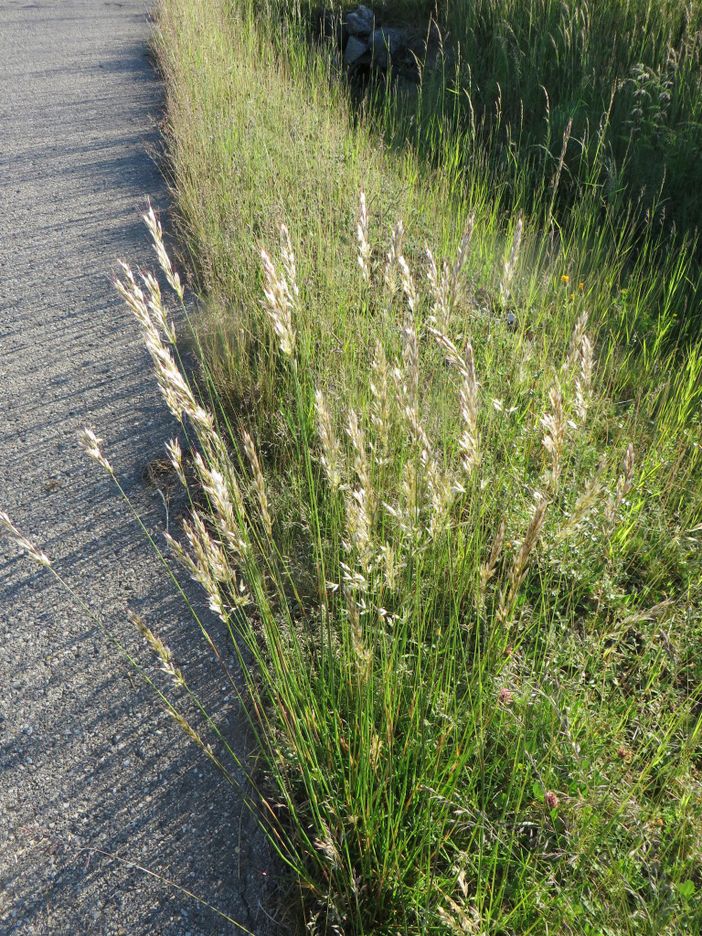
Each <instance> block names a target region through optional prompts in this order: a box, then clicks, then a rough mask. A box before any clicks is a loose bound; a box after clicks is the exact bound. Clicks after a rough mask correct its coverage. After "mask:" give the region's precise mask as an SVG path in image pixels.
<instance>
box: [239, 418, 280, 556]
mask: <svg viewBox="0 0 702 936" xmlns="http://www.w3.org/2000/svg"><path fill="white" fill-rule="evenodd" d="M241 437H242V440H243V443H244V451H245V452H246V457H247V458H248V460H249V464H250V466H251V472H252V474H253V479H254V487H255V489H256V497H257V499H258V506H259V510H260V513H261V520H262V522H263V527H264V529H265V531H266V535H267V536H268V538H269V540H272V539H273V520H272V518H271V512H270V505H269V502H268V493H267V490H266V479H265V478H264V476H263V469H262V468H261V461H260V459H259V457H258V452H257V451H256V446H255V445H254V440H253V439H252V438H251V436H250V435H249V433H248V432H247V431H246V430H245V429H244V430H243V431H242V433H241Z"/></svg>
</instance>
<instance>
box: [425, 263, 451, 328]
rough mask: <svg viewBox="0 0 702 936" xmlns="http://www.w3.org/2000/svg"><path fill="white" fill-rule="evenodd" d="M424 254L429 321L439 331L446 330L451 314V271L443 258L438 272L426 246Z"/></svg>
mask: <svg viewBox="0 0 702 936" xmlns="http://www.w3.org/2000/svg"><path fill="white" fill-rule="evenodd" d="M426 255H427V260H428V261H429V269H428V271H427V279H428V280H429V290H430V293H431V299H432V307H431V313H430V315H429V321H430V322H433V323H434V324H435V325H436V326H437V328H438V329H439V330H440V331H442V332H447V331H448V330H449V324H450V323H449V319H450V316H451V299H450V282H451V272H450V270H449V265H448V263H446V261H445V260H444V262H443V265H442V270H441V273H439V270H438V267H437V265H436V260H435V259H434V254H433V253H432V252H431V250H430V249H429V248H428V247H427V248H426Z"/></svg>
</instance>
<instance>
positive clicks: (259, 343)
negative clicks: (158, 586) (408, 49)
mask: <svg viewBox="0 0 702 936" xmlns="http://www.w3.org/2000/svg"><path fill="white" fill-rule="evenodd" d="M401 6H402V5H401V4H397V5H396V9H397V8H399V7H401ZM406 6H412V10H411V14H412V15H417V16H422V15H425V16H426V15H427V13H428V12H429V11H428V10H426V9H425V8H424V7H423V6H422V5H410V4H407V5H406ZM400 12H402V11H400ZM404 15H407V14H406V13H405V14H404ZM438 20H439V24H440V26H441V28H442V29H445V30H446V33H447V36H452V37H453V39H452V41H453V43H454V45H453V50H454V51H453V53H452V60H451V61H452V68H451V71H450V73H449V71H448V70H444V71H443V72H442V71H440V70H439V71H436V70H434V71H431V73H429V72H427V76H426V84H425V85H422V86H421V88H420V89H419V91H418V92H417V91H415V92H414V93H413V94H409V93H404V92H403V93H402V94H400V93H397V94H395V93H394V92H393V91H392V89H391V88H390V89H386V91H385V92H383V95H382V96H381V95H380V91H379V89H378V88H377V87H376V88H373V87H371V88H369V89H368V96H366V97H365V99H364V100H361V101H360V102H359V101H358V94H357V92H354V94H352V92H351V91H349V89H348V88H347V86H346V85H345V83H344V81H343V76H342V75H341V74H340V72H339V67H338V64H337V63H336V61H335V56H334V54H333V52H329V51H328V50H324V49H320V48H318V47H317V46H316V45H315V44H314V43H310V42H309V41H308V33H309V30H308V29H307V22H308V18H307V14H306V12H305V11H304V9H299V8H298V9H297V11H296V10H293V9H288V8H287V6H286V5H284V4H276V5H269V4H262V3H258V2H253V3H246V2H245V0H241V2H237V0H208V2H206V3H203V2H200V0H162V2H161V4H160V7H159V15H158V24H157V32H156V38H155V48H156V53H157V56H158V60H159V63H160V67H161V69H162V72H163V75H164V78H165V82H166V94H167V112H166V120H165V128H164V130H165V141H166V150H167V157H168V172H169V173H170V180H171V184H172V189H173V196H174V201H175V206H176V216H175V223H176V226H177V230H178V234H179V236H180V244H181V248H182V254H181V259H182V261H183V266H184V268H187V269H189V270H191V271H192V278H191V279H192V282H191V284H190V285H191V286H192V288H193V289H194V291H195V292H196V293H197V295H198V297H199V308H198V311H197V312H196V313H194V315H193V319H192V323H193V326H194V330H195V332H194V333H195V337H194V340H193V347H194V348H195V350H196V351H197V354H198V359H199V365H200V366H199V370H198V372H197V373H196V374H195V376H194V384H195V389H194V390H191V389H190V386H189V385H188V383H187V382H186V381H185V380H184V379H183V378H182V377H181V375H180V372H179V370H178V365H177V361H178V355H177V347H178V346H177V344H176V342H175V335H174V334H173V332H172V329H171V326H170V325H169V324H168V321H169V319H168V312H167V311H166V310H165V308H164V300H162V299H161V297H160V292H159V291H158V288H157V286H156V284H155V281H153V280H148V279H147V280H146V281H145V282H144V283H143V284H140V283H139V281H137V280H135V279H130V276H131V274H129V273H127V274H125V276H126V278H125V279H124V281H123V284H122V287H121V289H122V291H123V294H124V295H125V298H126V299H127V301H128V302H129V304H130V305H131V307H132V308H133V310H134V311H135V312H136V314H137V316H138V318H139V319H140V322H141V324H142V327H143V329H144V334H145V338H146V341H147V345H148V347H149V350H150V351H151V353H152V356H153V359H154V363H155V367H156V372H157V376H158V379H159V382H160V385H161V387H162V389H163V391H164V395H165V397H166V400H167V402H168V403H169V406H170V407H171V409H172V410H173V412H174V413H175V415H176V416H177V417H178V418H179V419H180V420H181V422H182V423H183V427H184V436H183V444H182V446H177V445H173V446H172V447H171V458H172V462H173V465H174V469H175V470H176V472H177V473H178V475H179V477H180V478H181V480H182V482H183V483H184V484H185V486H186V488H188V490H189V491H190V494H191V497H192V503H193V512H192V516H191V517H190V519H189V521H188V522H187V524H186V529H185V534H186V536H185V540H183V541H182V542H180V541H179V540H172V541H171V547H172V548H173V549H174V550H175V551H176V553H177V554H178V555H179V556H180V558H181V560H182V561H183V563H184V564H185V565H186V566H187V567H188V568H189V569H190V572H191V573H192V574H193V575H194V577H195V578H196V579H197V580H198V581H199V582H200V583H201V584H202V585H203V587H204V588H205V589H206V591H207V592H208V594H209V598H210V604H211V607H212V608H213V609H214V610H215V611H216V612H217V613H218V614H219V615H220V616H221V618H222V619H223V620H224V621H225V623H226V624H227V626H228V627H229V629H230V632H231V635H232V639H233V640H234V642H235V645H236V646H238V647H239V648H240V650H241V655H242V662H243V664H244V671H245V673H246V680H247V691H248V693H249V696H250V700H251V710H252V712H253V713H254V715H255V723H256V725H257V727H258V737H259V741H260V745H261V749H262V751H263V753H264V754H265V764H266V767H265V777H264V778H263V779H262V781H261V783H262V795H263V799H264V804H265V807H264V809H265V813H266V816H267V826H268V828H269V832H270V834H271V835H272V837H273V838H274V840H275V841H276V843H277V845H278V848H279V851H280V853H281V855H282V857H283V858H284V860H285V861H286V862H287V864H288V866H289V868H290V869H291V872H292V873H293V874H294V879H295V880H296V881H297V882H298V883H299V889H298V891H299V895H300V901H299V913H297V912H296V913H293V914H292V916H291V918H290V920H289V923H288V926H289V928H290V929H293V928H294V926H295V925H296V922H297V921H298V918H299V922H300V925H301V926H305V925H306V927H307V931H308V932H313V933H314V932H317V933H333V932H339V933H347V934H361V933H363V934H371V933H376V934H395V933H403V934H404V933H417V934H419V933H436V934H440V933H476V934H478V933H480V934H515V936H516V934H519V936H523V934H527V933H534V934H542V933H554V934H556V933H558V934H564V933H573V934H588V936H596V934H597V936H599V934H607V936H610V934H612V936H613V934H647V933H649V934H663V933H665V934H670V936H672V934H680V933H690V934H692V933H697V932H699V931H700V927H702V911H701V910H700V906H701V905H702V901H701V899H700V898H701V895H702V871H701V868H702V776H701V771H702V752H701V750H700V740H701V731H702V722H701V720H700V719H701V716H702V704H701V703H702V699H701V693H702V654H701V652H700V651H701V649H702V646H701V638H702V614H701V610H702V602H701V599H702V594H701V589H702V575H701V572H702V564H701V562H700V547H701V546H702V473H701V456H700V443H701V441H702V432H701V426H700V419H701V409H700V407H701V405H702V379H701V378H702V374H701V372H702V353H701V350H700V344H699V342H698V339H697V338H696V327H695V322H696V320H698V319H699V308H698V304H697V303H698V296H699V275H698V272H697V270H698V267H697V260H696V253H697V246H696V242H695V234H694V225H695V223H696V222H698V221H699V219H700V210H699V197H700V195H699V192H700V186H699V185H697V184H695V183H694V180H695V179H698V178H699V173H700V168H699V160H698V159H697V155H696V153H697V143H696V142H695V141H697V140H698V137H699V117H700V114H699V109H700V106H702V105H701V104H700V101H701V100H702V95H700V84H701V82H702V78H701V77H700V70H699V54H700V33H699V30H700V25H701V24H700V8H699V5H698V4H696V3H690V4H687V5H686V4H680V3H670V4H667V3H657V4H655V5H653V4H650V3H649V4H647V3H646V2H644V0H642V2H636V3H635V2H624V0H617V2H615V0H607V2H604V3H598V4H592V5H588V4H586V3H585V2H572V3H570V4H556V3H551V2H547V0H540V2H536V0H510V2H507V0H475V2H474V3H470V4H465V5H463V4H461V5H459V4H456V5H453V6H449V8H448V11H447V12H446V13H443V12H441V11H440V13H439V15H438ZM608 37H609V38H608ZM459 45H460V55H459ZM544 89H545V90H544ZM613 89H616V95H615V97H614V98H613V97H612V92H613ZM354 100H355V104H354ZM454 101H455V105H454V104H453V103H452V102H454ZM496 101H498V102H499V106H498V107H497V109H496V103H495V102H496ZM544 107H546V111H544ZM466 115H470V116H469V117H467V116H466ZM571 121H572V122H571ZM627 128H628V129H627ZM664 215H665V217H664ZM671 220H672V221H674V222H675V225H674V227H675V228H677V230H673V229H672V228H671ZM151 226H152V228H153V231H154V233H155V236H156V243H157V247H158V248H159V259H160V261H161V265H162V267H163V269H164V271H165V272H166V275H167V277H168V279H169V281H170V282H171V284H172V285H173V286H175V290H176V293H178V294H180V293H181V292H182V287H181V285H180V281H179V280H177V279H176V278H175V274H174V273H173V271H172V269H171V267H170V261H169V260H168V259H167V256H166V254H165V251H164V248H163V246H162V242H161V240H160V235H159V232H158V228H157V225H156V222H155V221H154V220H153V219H152V221H151ZM142 290H144V291H142ZM186 439H187V440H188V444H189V445H190V446H192V448H188V447H186V442H185V440H186ZM99 451H100V450H99V448H96V452H97V453H98V455H99ZM193 452H196V453H197V454H195V455H193V454H192V453H193ZM145 633H146V634H147V637H148V639H149V640H150V641H151V643H152V646H153V647H154V649H155V650H156V652H157V653H158V654H159V655H160V656H161V658H162V662H165V664H166V665H165V666H164V668H166V670H167V672H168V666H171V670H173V664H172V662H169V661H168V657H167V650H166V649H165V648H163V646H162V645H160V644H159V642H158V638H157V637H156V636H155V635H153V634H151V632H150V631H148V630H146V631H145ZM177 673H178V676H177V679H183V678H185V677H183V676H182V674H180V671H179V670H178V671H177ZM196 740H198V741H199V743H202V744H204V743H205V742H204V741H201V740H200V736H199V735H197V736H196Z"/></svg>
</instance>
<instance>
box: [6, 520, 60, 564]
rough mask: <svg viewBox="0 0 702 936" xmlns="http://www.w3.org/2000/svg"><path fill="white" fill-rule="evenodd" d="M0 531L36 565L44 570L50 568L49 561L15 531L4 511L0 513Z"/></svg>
mask: <svg viewBox="0 0 702 936" xmlns="http://www.w3.org/2000/svg"><path fill="white" fill-rule="evenodd" d="M0 529H3V530H4V531H5V532H6V533H7V534H8V536H9V537H10V539H11V540H12V541H13V542H14V543H15V544H16V545H17V546H19V548H20V549H21V550H22V552H24V553H26V555H27V556H28V557H29V558H30V559H31V560H32V561H33V562H36V563H38V564H39V565H40V566H44V568H45V569H50V568H51V560H50V559H49V557H48V556H47V555H46V553H44V552H42V551H41V550H40V549H39V548H38V547H37V546H35V545H34V543H33V542H32V541H31V540H30V539H28V538H27V537H26V536H25V535H24V534H23V533H20V531H19V530H18V529H17V527H16V526H15V525H14V523H13V522H12V520H10V518H9V516H8V514H6V513H5V512H4V511H3V512H0Z"/></svg>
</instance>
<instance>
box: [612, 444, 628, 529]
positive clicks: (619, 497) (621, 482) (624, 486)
mask: <svg viewBox="0 0 702 936" xmlns="http://www.w3.org/2000/svg"><path fill="white" fill-rule="evenodd" d="M633 484H634V446H633V445H632V444H631V442H630V443H629V445H628V446H627V449H626V453H625V455H624V460H623V462H622V470H621V472H620V474H619V477H618V478H617V487H616V490H615V492H614V494H612V495H610V498H609V501H608V503H607V507H606V509H605V520H606V522H607V525H608V526H609V527H612V526H614V524H615V523H616V519H617V513H618V511H619V508H620V507H621V505H622V503H623V502H624V498H625V497H626V496H627V494H628V493H629V491H630V490H631V488H632V486H633Z"/></svg>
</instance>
